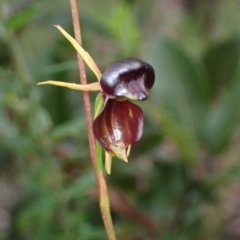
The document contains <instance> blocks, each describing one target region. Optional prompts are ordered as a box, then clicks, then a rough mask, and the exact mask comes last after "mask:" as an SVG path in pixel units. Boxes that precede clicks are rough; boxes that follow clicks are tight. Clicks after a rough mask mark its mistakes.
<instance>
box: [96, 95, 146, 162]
mask: <svg viewBox="0 0 240 240" xmlns="http://www.w3.org/2000/svg"><path fill="white" fill-rule="evenodd" d="M93 133H94V135H95V138H96V139H97V140H98V141H99V143H100V144H101V146H102V147H103V148H104V149H105V150H107V151H108V152H110V153H113V154H114V155H116V156H117V157H119V158H121V159H123V160H125V161H127V154H126V149H127V148H128V146H129V145H131V144H133V143H135V142H137V141H139V140H140V138H141V136H142V133H143V112H142V110H141V108H140V107H138V106H137V105H135V104H133V103H131V102H130V101H128V100H125V101H116V100H113V99H108V100H107V102H106V104H105V107H104V109H103V110H102V112H101V113H100V114H99V115H98V116H97V117H96V118H95V120H94V122H93Z"/></svg>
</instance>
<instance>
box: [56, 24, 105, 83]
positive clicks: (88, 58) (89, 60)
mask: <svg viewBox="0 0 240 240" xmlns="http://www.w3.org/2000/svg"><path fill="white" fill-rule="evenodd" d="M54 26H55V27H56V28H57V29H58V30H59V31H60V32H61V33H62V34H63V35H64V36H65V37H66V38H67V39H68V41H69V42H70V43H71V44H72V45H73V47H74V48H75V49H76V50H77V52H78V53H79V54H80V55H81V57H82V58H83V60H84V61H85V62H86V64H87V65H88V67H89V68H90V69H91V70H92V71H93V73H94V74H95V75H96V77H97V79H98V81H99V80H100V78H101V76H102V74H101V72H100V70H99V69H98V67H97V65H96V63H95V62H94V61H93V59H92V58H91V56H90V55H89V54H88V52H86V51H85V50H84V49H83V48H82V47H81V46H80V45H79V44H78V42H77V41H76V40H75V39H74V38H73V37H72V36H70V35H69V34H68V33H67V32H66V31H65V30H64V29H63V28H62V27H61V26H59V25H54Z"/></svg>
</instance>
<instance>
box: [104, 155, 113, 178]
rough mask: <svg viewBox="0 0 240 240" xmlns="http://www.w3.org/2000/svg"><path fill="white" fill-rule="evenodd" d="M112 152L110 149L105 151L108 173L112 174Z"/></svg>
mask: <svg viewBox="0 0 240 240" xmlns="http://www.w3.org/2000/svg"><path fill="white" fill-rule="evenodd" d="M112 157H113V156H112V154H111V153H110V152H108V151H105V169H106V172H107V173H108V174H111V168H112Z"/></svg>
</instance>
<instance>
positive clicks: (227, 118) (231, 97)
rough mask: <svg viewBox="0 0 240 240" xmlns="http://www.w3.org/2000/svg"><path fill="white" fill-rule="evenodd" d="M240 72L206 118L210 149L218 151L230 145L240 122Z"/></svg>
mask: <svg viewBox="0 0 240 240" xmlns="http://www.w3.org/2000/svg"><path fill="white" fill-rule="evenodd" d="M239 77H240V73H238V74H237V75H236V77H235V78H234V79H236V81H234V82H233V83H232V85H231V86H230V87H229V90H228V91H227V92H226V93H225V94H224V95H223V96H222V98H221V99H220V100H219V102H218V103H217V104H216V106H215V107H214V109H213V110H212V111H211V112H210V114H209V115H208V117H207V119H206V142H207V145H208V147H209V150H210V151H211V152H213V153H217V152H219V151H221V150H223V149H224V148H225V147H227V146H228V144H229V142H230V140H231V137H232V136H233V133H234V131H235V130H236V127H237V126H239V122H240V108H239V106H238V105H239V104H238V103H239V96H240V81H239Z"/></svg>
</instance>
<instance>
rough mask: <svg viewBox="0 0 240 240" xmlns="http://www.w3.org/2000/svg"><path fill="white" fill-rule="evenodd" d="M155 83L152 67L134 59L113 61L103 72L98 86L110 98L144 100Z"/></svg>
mask: <svg viewBox="0 0 240 240" xmlns="http://www.w3.org/2000/svg"><path fill="white" fill-rule="evenodd" d="M154 81H155V73H154V69H153V67H152V66H151V65H150V64H148V63H146V62H144V61H142V60H140V59H135V58H129V59H124V60H120V61H115V62H112V63H111V64H110V66H109V67H108V68H107V69H106V70H105V71H104V73H103V75H102V78H101V79H100V84H101V87H102V91H103V92H104V93H105V94H106V95H108V96H109V97H110V98H116V97H126V98H128V99H137V100H145V99H147V97H148V93H149V90H150V89H151V88H152V86H153V84H154Z"/></svg>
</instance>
